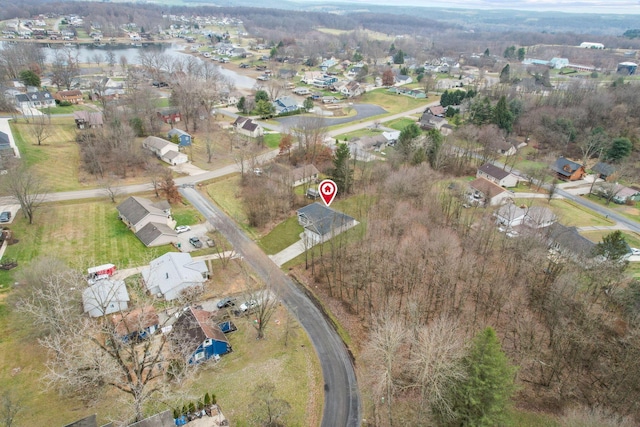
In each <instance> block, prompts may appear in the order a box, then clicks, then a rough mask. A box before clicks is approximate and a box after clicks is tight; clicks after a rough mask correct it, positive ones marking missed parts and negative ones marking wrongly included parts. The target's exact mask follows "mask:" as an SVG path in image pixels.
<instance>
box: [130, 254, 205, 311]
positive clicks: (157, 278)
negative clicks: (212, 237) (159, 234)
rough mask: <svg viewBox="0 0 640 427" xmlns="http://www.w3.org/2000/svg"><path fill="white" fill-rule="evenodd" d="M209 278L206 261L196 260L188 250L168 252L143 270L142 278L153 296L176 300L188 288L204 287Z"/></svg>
mask: <svg viewBox="0 0 640 427" xmlns="http://www.w3.org/2000/svg"><path fill="white" fill-rule="evenodd" d="M208 278H209V269H208V268H207V265H206V264H205V262H204V261H195V260H194V259H193V258H191V255H190V254H189V253H186V252H167V253H166V254H164V255H162V256H160V257H158V258H156V259H154V260H152V261H151V262H150V263H149V267H146V268H144V269H143V270H142V280H143V282H144V284H145V286H146V288H147V290H148V291H149V293H150V294H151V295H153V296H156V297H160V298H164V299H165V300H167V301H171V300H174V299H176V298H178V297H179V296H180V294H181V293H182V292H183V291H184V290H185V289H188V288H196V289H202V288H203V286H204V282H206V281H207V279H208Z"/></svg>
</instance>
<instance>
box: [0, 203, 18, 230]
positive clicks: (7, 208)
mask: <svg viewBox="0 0 640 427" xmlns="http://www.w3.org/2000/svg"><path fill="white" fill-rule="evenodd" d="M19 210H20V205H0V212H11V218H10V219H9V221H8V222H4V223H0V226H1V225H4V224H11V223H12V222H13V219H14V218H15V217H16V215H17V214H18V211H19Z"/></svg>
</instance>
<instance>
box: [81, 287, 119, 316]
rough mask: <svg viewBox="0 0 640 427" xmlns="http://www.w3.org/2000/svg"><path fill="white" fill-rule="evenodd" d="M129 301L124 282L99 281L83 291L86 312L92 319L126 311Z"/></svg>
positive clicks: (83, 303) (83, 304)
mask: <svg viewBox="0 0 640 427" xmlns="http://www.w3.org/2000/svg"><path fill="white" fill-rule="evenodd" d="M129 300H130V299H129V293H128V292H127V287H126V286H125V284H124V280H110V279H103V280H98V281H96V282H95V283H94V284H93V285H91V286H89V287H87V288H85V290H84V291H82V306H83V308H84V312H85V313H87V314H89V316H91V317H100V316H106V315H107V314H112V313H117V312H119V311H122V310H126V309H127V308H128V306H129V305H128V304H129Z"/></svg>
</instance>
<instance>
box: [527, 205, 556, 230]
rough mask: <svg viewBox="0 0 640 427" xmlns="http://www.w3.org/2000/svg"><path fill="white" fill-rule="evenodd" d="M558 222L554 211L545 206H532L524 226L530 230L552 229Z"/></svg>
mask: <svg viewBox="0 0 640 427" xmlns="http://www.w3.org/2000/svg"><path fill="white" fill-rule="evenodd" d="M557 220H558V217H557V216H556V215H555V214H554V213H553V211H552V210H551V209H549V208H547V207H545V206H531V207H530V208H529V209H528V210H527V215H526V216H525V218H524V225H526V226H527V227H529V228H535V229H538V228H545V227H550V226H551V225H552V224H554V223H555V222H556V221H557Z"/></svg>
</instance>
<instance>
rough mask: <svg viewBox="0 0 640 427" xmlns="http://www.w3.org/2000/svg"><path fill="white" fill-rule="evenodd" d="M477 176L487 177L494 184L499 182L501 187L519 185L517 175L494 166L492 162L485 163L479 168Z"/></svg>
mask: <svg viewBox="0 0 640 427" xmlns="http://www.w3.org/2000/svg"><path fill="white" fill-rule="evenodd" d="M476 177H477V178H484V179H487V180H489V181H491V182H493V183H494V184H498V185H499V186H500V187H507V188H510V187H515V186H516V185H518V177H517V176H515V175H514V174H512V173H511V172H507V171H505V170H503V169H500V168H499V167H497V166H494V165H493V164H491V163H485V164H484V165H482V166H481V167H480V168H478V172H477V173H476Z"/></svg>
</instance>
